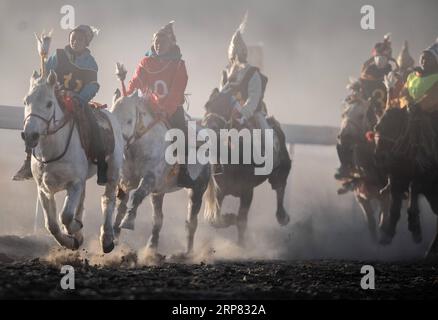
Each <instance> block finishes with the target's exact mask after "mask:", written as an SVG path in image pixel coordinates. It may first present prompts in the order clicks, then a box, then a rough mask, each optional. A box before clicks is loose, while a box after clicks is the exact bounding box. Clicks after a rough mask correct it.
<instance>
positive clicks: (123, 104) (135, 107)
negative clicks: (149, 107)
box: [111, 89, 144, 140]
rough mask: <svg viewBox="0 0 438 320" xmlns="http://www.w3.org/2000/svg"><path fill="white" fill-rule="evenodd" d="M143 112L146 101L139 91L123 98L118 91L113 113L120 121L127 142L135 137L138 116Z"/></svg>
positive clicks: (115, 96) (114, 98)
mask: <svg viewBox="0 0 438 320" xmlns="http://www.w3.org/2000/svg"><path fill="white" fill-rule="evenodd" d="M142 110H144V100H143V98H141V97H140V96H139V94H138V91H137V90H136V91H134V93H133V94H131V95H129V96H122V95H121V93H120V90H119V89H117V90H116V92H115V93H114V96H113V105H112V107H111V113H112V114H114V116H115V117H116V118H117V120H118V121H119V124H120V126H121V128H122V133H123V138H124V139H125V140H128V139H129V138H130V137H132V136H133V134H134V130H135V125H136V121H137V118H138V115H139V113H140V111H142Z"/></svg>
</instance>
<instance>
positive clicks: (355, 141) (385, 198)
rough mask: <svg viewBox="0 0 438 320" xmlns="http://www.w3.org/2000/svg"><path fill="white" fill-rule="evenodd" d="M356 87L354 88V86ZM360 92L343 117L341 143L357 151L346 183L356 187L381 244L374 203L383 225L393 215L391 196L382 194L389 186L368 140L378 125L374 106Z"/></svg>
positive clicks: (373, 235)
mask: <svg viewBox="0 0 438 320" xmlns="http://www.w3.org/2000/svg"><path fill="white" fill-rule="evenodd" d="M353 85H354V83H353V84H352V86H353ZM357 94H358V93H357V92H356V94H353V95H351V96H349V97H348V98H347V99H346V104H347V108H346V110H345V111H344V113H343V119H342V124H341V131H340V133H339V139H340V141H341V143H347V142H348V143H349V144H350V145H351V146H352V148H353V167H354V170H355V175H354V177H352V178H351V179H350V180H348V181H345V182H344V183H348V184H350V185H351V186H352V189H353V190H354V194H355V197H356V200H357V202H358V203H359V205H360V207H361V209H362V212H363V214H364V217H365V220H366V222H367V224H368V230H369V232H370V235H371V238H372V240H373V241H377V223H376V219H375V217H374V209H373V206H372V201H373V200H377V201H378V203H379V207H380V208H379V209H380V219H379V222H380V224H381V223H382V222H383V221H384V219H385V217H387V215H388V211H389V193H388V192H382V193H381V192H380V190H382V189H383V188H384V187H385V185H386V177H385V175H383V174H382V173H381V172H380V171H379V169H378V168H377V166H376V164H375V161H374V144H373V142H372V141H369V137H368V139H367V134H368V132H370V130H372V128H373V126H374V124H375V122H376V121H377V118H376V114H375V112H374V110H373V106H372V104H371V103H370V102H369V101H365V100H363V99H362V98H360V97H359V96H358V95H357Z"/></svg>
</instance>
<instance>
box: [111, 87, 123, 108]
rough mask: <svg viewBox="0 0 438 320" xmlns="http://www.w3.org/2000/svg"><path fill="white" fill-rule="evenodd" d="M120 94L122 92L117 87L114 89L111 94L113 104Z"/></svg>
mask: <svg viewBox="0 0 438 320" xmlns="http://www.w3.org/2000/svg"><path fill="white" fill-rule="evenodd" d="M121 96H122V93H121V92H120V90H119V88H117V89H116V91H114V95H113V105H114V104H115V103H116V101H117V100H118V99H119V98H120V97H121Z"/></svg>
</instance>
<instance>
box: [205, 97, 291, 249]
mask: <svg viewBox="0 0 438 320" xmlns="http://www.w3.org/2000/svg"><path fill="white" fill-rule="evenodd" d="M231 101H232V100H231V92H230V91H228V90H224V91H219V90H218V89H215V90H213V92H212V94H211V96H210V99H209V101H208V102H207V103H206V105H205V109H206V113H205V116H204V118H203V121H202V123H203V125H204V126H205V127H207V128H210V129H212V130H214V131H215V132H218V131H220V129H223V128H225V127H227V126H229V125H230V124H231V121H232V116H231V114H232V108H233V107H232V104H231ZM269 122H270V125H271V126H273V127H274V146H273V147H274V150H276V149H277V152H274V153H275V155H274V167H273V170H272V172H271V173H270V174H267V175H255V173H254V165H252V164H242V163H239V164H217V165H212V171H213V172H212V175H211V177H210V182H209V185H208V189H207V192H206V195H205V201H206V203H205V211H204V216H205V218H206V219H207V221H209V222H210V224H211V225H212V226H213V227H215V228H226V227H229V226H231V225H235V226H237V231H238V243H239V244H240V245H243V244H244V240H245V239H244V238H245V231H246V228H247V220H248V212H249V209H250V206H251V202H252V199H253V192H254V188H255V187H256V186H258V185H259V184H261V183H263V182H264V181H265V180H268V181H269V183H270V184H271V186H272V189H274V190H275V191H276V193H277V212H276V217H277V221H278V223H279V224H280V225H283V226H284V225H286V224H288V223H289V219H290V218H289V215H288V214H287V212H286V210H285V208H284V206H283V200H284V193H285V189H286V183H287V177H288V175H289V172H290V169H291V160H290V157H289V153H288V151H287V148H286V142H285V136H284V133H283V132H282V130H281V128H280V124H279V123H278V122H277V121H276V120H275V119H273V118H270V120H269ZM221 143H222V142H221V141H219V142H218V145H220V144H221ZM228 148H229V151H230V148H231V147H230V145H228ZM229 154H230V153H229ZM239 154H240V155H241V153H239ZM218 156H219V157H220V154H219V152H218ZM227 195H233V196H235V197H239V198H240V207H239V213H238V215H236V214H233V213H227V214H221V205H222V201H223V200H224V198H225V196H227Z"/></svg>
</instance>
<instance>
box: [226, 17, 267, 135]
mask: <svg viewBox="0 0 438 320" xmlns="http://www.w3.org/2000/svg"><path fill="white" fill-rule="evenodd" d="M245 24H246V16H245V18H244V21H243V22H242V24H241V25H240V26H239V28H238V29H237V30H236V32H235V33H234V34H233V37H232V38H231V42H230V46H229V48H228V60H229V63H228V65H227V66H226V68H225V70H223V71H222V81H221V84H220V89H221V90H224V89H225V90H226V89H227V88H231V90H232V93H233V97H234V109H233V116H234V118H235V119H238V121H239V122H240V123H241V124H243V123H244V122H246V121H247V120H250V119H254V120H255V125H256V126H258V127H259V128H260V129H268V128H270V126H269V124H268V122H267V120H266V105H265V103H264V102H263V96H264V93H265V88H266V84H267V81H268V79H267V78H266V77H265V76H264V75H263V74H262V73H261V72H260V70H259V69H258V68H257V67H254V66H252V65H250V64H249V63H248V61H247V56H248V49H247V47H246V44H245V42H244V41H243V38H242V32H243V29H244V26H245Z"/></svg>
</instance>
